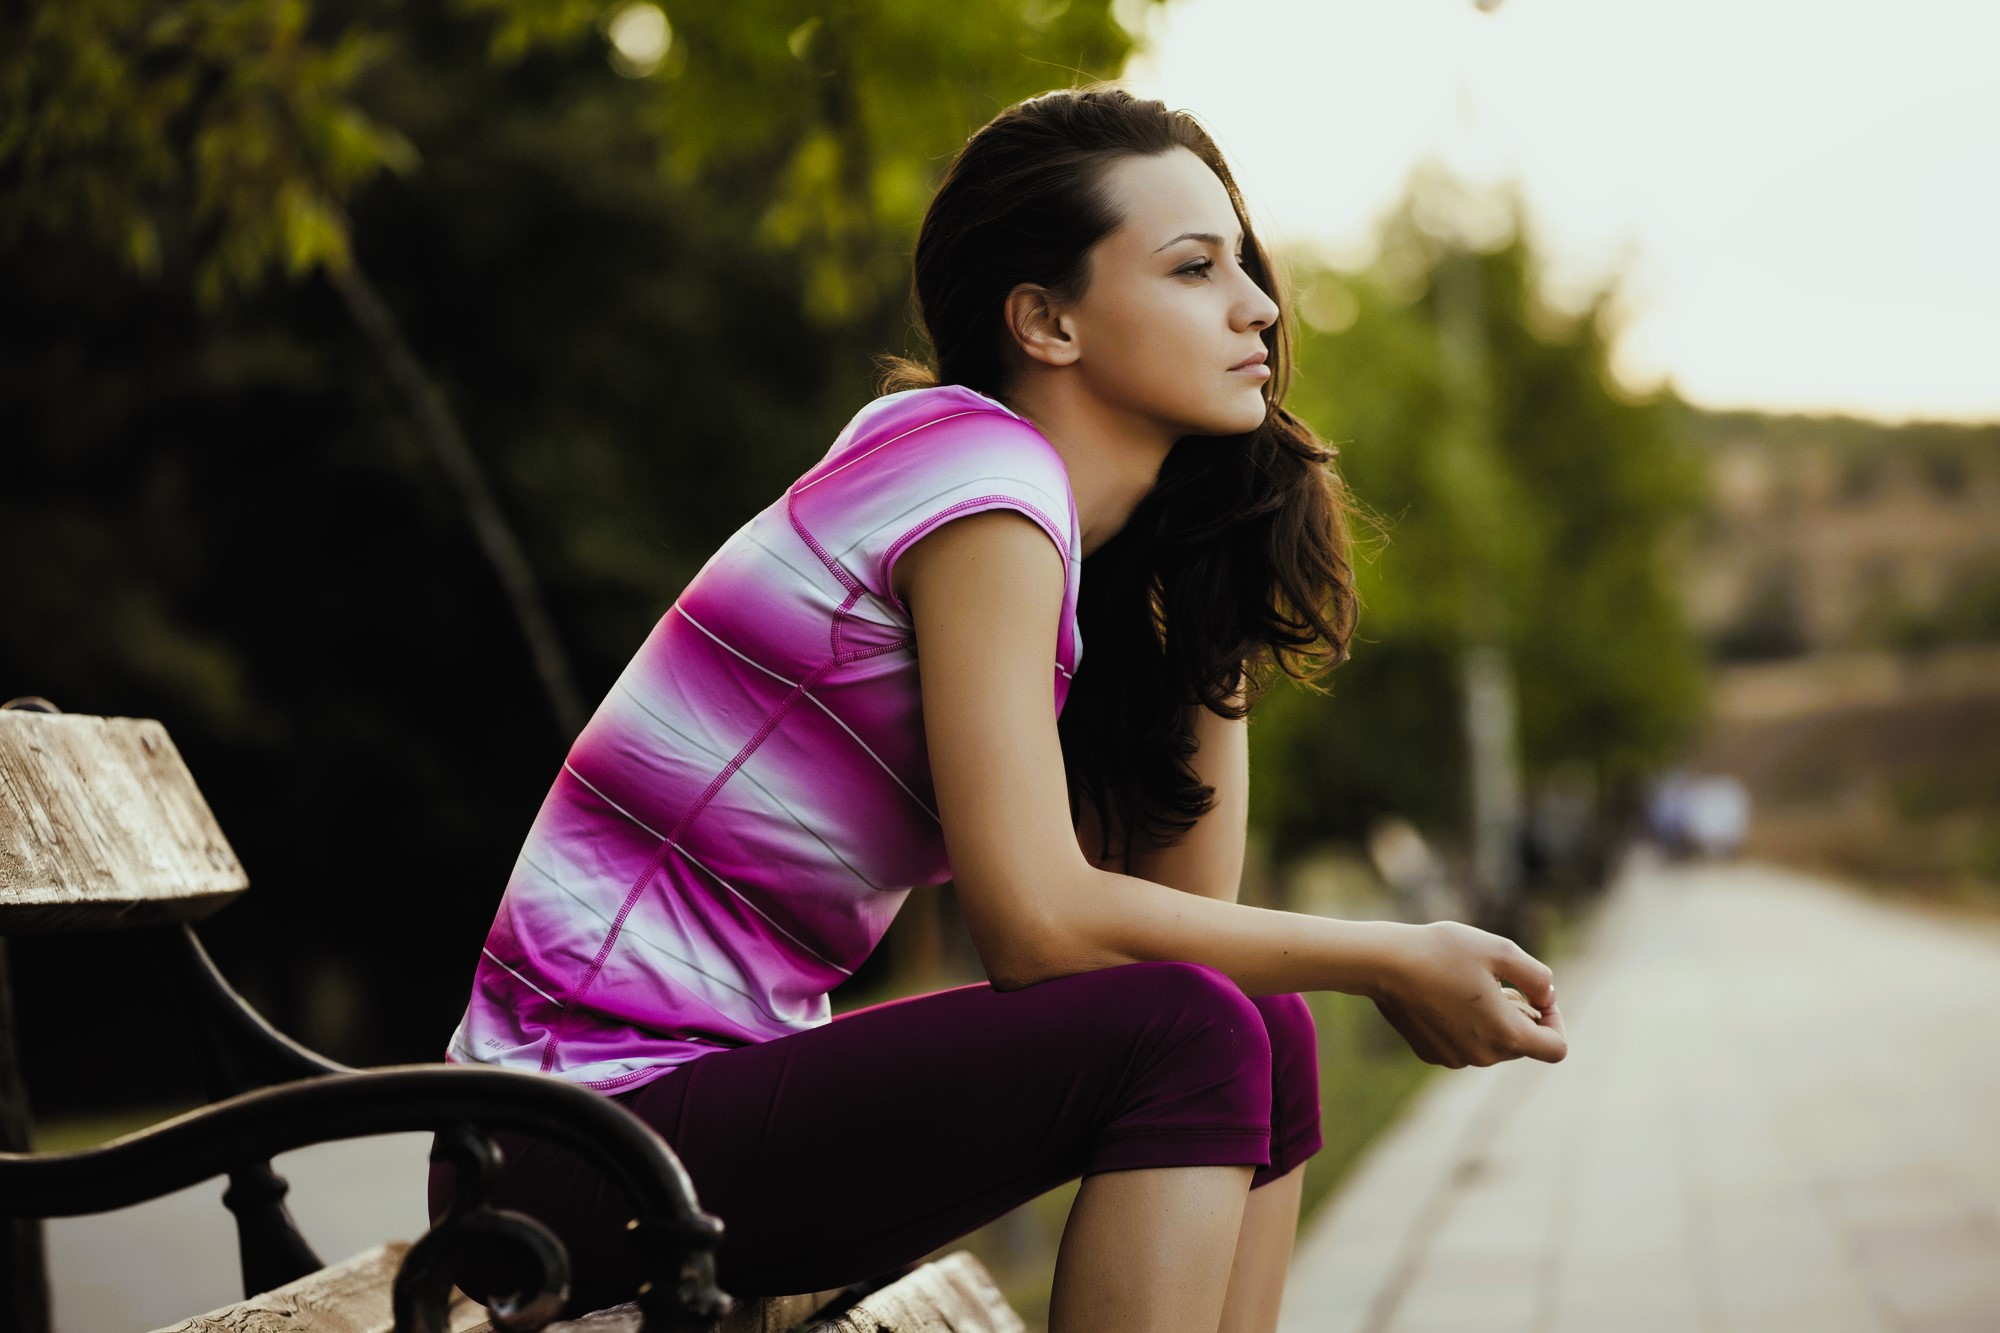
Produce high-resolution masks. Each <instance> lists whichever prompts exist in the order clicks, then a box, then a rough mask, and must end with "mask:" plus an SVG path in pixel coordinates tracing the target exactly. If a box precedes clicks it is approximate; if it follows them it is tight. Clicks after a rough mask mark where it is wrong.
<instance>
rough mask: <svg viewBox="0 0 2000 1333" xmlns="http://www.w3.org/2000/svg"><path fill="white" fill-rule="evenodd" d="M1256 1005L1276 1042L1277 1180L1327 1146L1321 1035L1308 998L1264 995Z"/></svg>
mask: <svg viewBox="0 0 2000 1333" xmlns="http://www.w3.org/2000/svg"><path fill="white" fill-rule="evenodd" d="M1256 1005H1257V1012H1258V1013H1260V1014H1262V1015H1263V1018H1264V1029H1265V1031H1266V1032H1267V1033H1268V1034H1269V1036H1270V1039H1271V1153H1272V1167H1271V1173H1270V1174H1271V1175H1273V1176H1275V1175H1276V1174H1281V1173H1282V1171H1284V1170H1289V1169H1290V1168H1291V1167H1293V1166H1296V1165H1297V1164H1298V1163H1299V1162H1301V1161H1303V1160H1305V1158H1307V1157H1310V1156H1311V1155H1312V1154H1313V1153H1315V1152H1317V1151H1318V1150H1319V1147H1320V1144H1321V1129H1320V1115H1321V1112H1320V1101H1319V1033H1318V1030H1317V1028H1316V1027H1315V1026H1314V1024H1313V1016H1312V1010H1311V1009H1310V1008H1309V1007H1307V1005H1306V999H1305V996H1303V995H1297V994H1286V995H1260V996H1258V997H1257V999H1256ZM1257 1183H1258V1184H1262V1183H1264V1182H1263V1181H1262V1180H1259V1181H1258V1182H1257Z"/></svg>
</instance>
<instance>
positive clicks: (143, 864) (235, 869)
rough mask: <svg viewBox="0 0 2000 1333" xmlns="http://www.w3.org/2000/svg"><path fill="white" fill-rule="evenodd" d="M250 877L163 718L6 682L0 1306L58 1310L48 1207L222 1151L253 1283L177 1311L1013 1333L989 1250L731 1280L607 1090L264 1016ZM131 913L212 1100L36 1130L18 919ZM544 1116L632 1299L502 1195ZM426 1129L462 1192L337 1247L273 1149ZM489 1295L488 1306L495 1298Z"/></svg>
mask: <svg viewBox="0 0 2000 1333" xmlns="http://www.w3.org/2000/svg"><path fill="white" fill-rule="evenodd" d="M248 887H249V881H248V879H247V877H246V876H245V875H244V873H243V868H242V866H241V864H240V863H239V862H238V861H237V859H236V855H235V853H234V852H233V851H231V850H230V847H229V843H228V841H227V840H226V839H225V838H224V837H223V835H222V830H221V829H220V828H219V827H218V826H217V824H216V821H215V817H214V815H213V814H212V812H211V811H210V810H209V808H208V804H207V802H206V801H204V800H203V799H202V796H201V792H200V790H199V789H198V788H197V787H196V785H195V783H194V779H193V777H192V776H191V775H190V774H189V772H188V770H187V766H186V765H185V763H183V762H182V760H181V756H180V753H179V751H178V750H176V749H175V747H174V744H173V742H172V741H171V740H170V739H169V738H168V736H167V733H166V729H165V728H164V727H162V726H161V725H160V724H159V723H158V722H155V721H151V720H149V719H143V718H106V717H92V716H87V715H72V714H62V713H59V712H58V711H57V710H56V709H55V708H54V707H53V706H52V705H49V704H48V703H47V702H46V701H44V700H39V699H25V700H14V701H12V702H10V703H8V704H5V705H0V1227H4V1231H0V1327H5V1328H7V1329H9V1330H15V1329H18V1330H20V1331H21V1333H47V1330H48V1295H47V1281H46V1278H45V1276H44V1266H43V1256H42V1248H41V1235H40V1228H41V1220H40V1219H43V1218H48V1217H69V1216H77V1215H80V1214H86V1213H96V1212H104V1211H108V1210H110V1209H114V1208H122V1207H127V1206H129V1205H131V1204H135V1203H139V1202H142V1201H144V1200H146V1199H151V1198H157V1197H159V1196H161V1195H164V1194H168V1193H171V1192H173V1191H175V1190H178V1189H182V1188H185V1187H186V1186H188V1185H191V1184H194V1183H197V1182H199V1181H201V1180H205V1179H209V1178H212V1177H214V1176H218V1175H227V1176H228V1177H229V1182H230V1183H229V1188H228V1190H227V1191H226V1192H225V1193H224V1195H223V1203H224V1204H225V1205H226V1206H227V1207H228V1208H229V1209H230V1211H231V1212H232V1213H233V1214H235V1217H236V1224H237V1235H238V1240H239V1250H240V1256H241V1262H242V1274H243V1289H244V1291H245V1293H246V1299H245V1300H244V1301H243V1302H242V1303H240V1304H237V1305H232V1306H229V1307H226V1308H224V1309H221V1310H215V1311H212V1312H210V1313H208V1314H204V1315H199V1316H196V1317H194V1318H191V1319H188V1320H186V1321H184V1322H182V1323H180V1324H177V1325H175V1326H174V1329H173V1333H222V1331H223V1330H229V1331H231V1333H252V1331H257V1333H263V1331H266V1330H268V1331H270V1333H276V1331H277V1330H281V1329H282V1330H285V1333H364V1331H366V1333H389V1331H390V1330H393V1333H444V1331H445V1330H450V1333H503V1331H504V1333H518V1331H519V1330H525V1329H539V1328H544V1327H547V1328H552V1329H577V1330H584V1329H588V1330H592V1331H593V1333H614V1331H616V1333H641V1331H642V1330H643V1331H644V1333H662V1331H664V1330H673V1331H674V1333H696V1331H697V1330H698V1331H699V1333H792V1331H793V1330H799V1329H811V1330H813V1333H920V1331H928V1330H936V1331H938V1333H944V1331H946V1330H950V1333H1015V1331H1017V1330H1021V1329H1022V1328H1023V1327H1024V1326H1023V1325H1022V1323H1021V1320H1020V1318H1019V1317H1018V1316H1017V1315H1016V1314H1015V1313H1014V1311H1013V1310H1012V1309H1010V1308H1009V1307H1008V1305H1007V1303H1006V1301H1005V1300H1004V1299H1003V1298H1002V1297H1001V1296H1000V1294H999V1292H998V1290H997V1289H996V1288H995V1286H994V1284H993V1281H992V1278H991V1276H990V1275H989V1274H988V1273H987V1272H986V1270H985V1269H984V1268H983V1267H982V1266H981V1265H980V1263H979V1261H978V1260H977V1259H975V1258H974V1257H973V1256H972V1255H971V1254H970V1253H969V1252H965V1251H960V1252H957V1253H954V1254H952V1255H949V1256H947V1257H946V1258H944V1259H941V1260H939V1261H937V1262H935V1263H931V1264H926V1265H923V1266H921V1267H916V1268H913V1269H910V1270H906V1271H904V1272H900V1273H895V1274H888V1275H884V1276H882V1277H878V1278H876V1279H874V1280H872V1281H869V1282H863V1283H858V1284H856V1285H855V1286H852V1287H846V1288H842V1289H839V1290H836V1291H823V1292H816V1293H807V1294H803V1295H798V1296H788V1297H782V1298H778V1299H769V1300H755V1301H736V1300H732V1299H731V1298H730V1297H729V1296H728V1295H727V1294H726V1293H724V1292H723V1291H722V1290H721V1289H720V1288H718V1287H717V1286H716V1285H715V1281H714V1277H715V1248H716V1245H717V1243H718V1242H719V1241H720V1239H721V1236H722V1233H723V1227H724V1225H725V1224H724V1222H723V1221H722V1220H721V1219H718V1218H716V1217H713V1216H712V1215H710V1214H707V1213H704V1212H703V1211H702V1210H701V1208H700V1206H699V1204H698V1202H697V1201H696V1198H695V1195H694V1189H693V1184H692V1182H691V1181H690V1180H689V1179H688V1177H687V1174H686V1172H685V1171H684V1170H683V1169H682V1167H681V1164H680V1162H679V1160H678V1159H677V1158H676V1157H675V1156H674V1154H673V1152H672V1150H671V1148H669V1147H668V1145H667V1144H666V1143H665V1142H664V1141H663V1140H662V1139H661V1138H660V1137H659V1135H657V1134H655V1133H654V1132H653V1131H652V1129H651V1128H650V1127H648V1126H647V1125H645V1124H644V1123H643V1122H641V1121H640V1120H638V1119H637V1118H636V1117H634V1116H632V1115H631V1114H630V1113H628V1112H627V1111H626V1110H625V1109H624V1108H623V1107H622V1106H620V1105H619V1104H617V1103H616V1102H613V1101H612V1100H611V1099H609V1098H607V1097H604V1096H601V1095H599V1094H598V1093H595V1092H593V1091H591V1090H590V1089H587V1088H584V1087H581V1086H579V1085H576V1084H571V1083H568V1082H565V1081H564V1080H562V1079H558V1078H555V1077H552V1076H549V1075H544V1074H534V1073H526V1072H518V1071H513V1070H502V1069H485V1068H469V1067H459V1066H449V1065H444V1064H437V1065H406V1066H396V1067H390V1068H382V1069H366V1070H363V1069H351V1068H349V1067H347V1066H345V1065H341V1064H338V1063H336V1062H335V1061H332V1060H329V1059H327V1058H326V1057H324V1056H321V1055H319V1054H317V1053H316V1052H313V1051H311V1050H308V1049H307V1048H305V1047H304V1046H301V1045H299V1044H298V1043H297V1042H294V1041H292V1040H291V1039H290V1038H288V1037H286V1036H284V1035H283V1034H281V1033H279V1032H278V1031H277V1030H276V1029H274V1028H272V1027H271V1026H270V1024H268V1023H267V1022H265V1021H264V1019H263V1018H262V1017H261V1016H259V1015H258V1014H257V1013H256V1012H255V1011H254V1010H252V1009H251V1008H250V1007H249V1005H247V1004H246V1003H245V1002H244V1001H243V999H242V997H241V996H239V995H237V994H236V992H235V991H234V990H233V989H231V988H230V986H229V984H228V983H227V982H226V981H225V980H224V979H223V978H222V976H221V974H220V973H219V972H218V971H217V970H216V969H215V966H214V964H213V963H212V962H211V961H210V959H209V957H208V955H207V953H206V951H205V950H204V949H203V948H202V946H201V942H200V940H199V938H198V937H197V936H196V935H195V933H194V930H193V924H192V923H194V922H195V921H198V920H200V919H202V918H203V917H206V916H208V915H210V914H212V913H214V912H216V911H218V910H220V909H221V908H222V907H224V906H226V905H227V904H228V903H230V902H231V901H233V900H234V899H235V898H236V897H238V896H239V895H241V894H242V893H243V892H244V891H245V890H246V889H247V888H248ZM106 929H132V930H139V931H145V932H148V933H149V934H150V935H151V937H152V938H151V939H150V940H149V945H150V946H152V952H153V954H154V956H155V957H156V958H157V959H158V961H159V962H160V963H161V964H162V966H163V968H164V969H165V971H166V974H167V977H168V979H169V983H170V984H169V988H170V989H171V990H172V991H173V993H174V994H175V995H176V996H177V997H178V998H179V999H180V1001H181V1002H182V1003H183V1004H184V1005H185V1006H186V1008H187V1013H188V1019H189V1021H188V1023H187V1024H186V1027H187V1029H188V1031H189V1034H190V1037H191V1038H192V1049H191V1051H190V1058H191V1059H193V1060H194V1061H196V1063H197V1064H198V1066H199V1067H200V1069H201V1071H202V1074H203V1079H204V1082H205V1085H206V1087H207V1088H208V1092H209V1096H210V1099H211V1100H210V1103H209V1105H207V1106H205V1107H202V1108H200V1109H198V1110H195V1111H192V1112H190V1113H188V1114H187V1115H183V1116H179V1117H176V1118H174V1119H172V1120H169V1121H166V1122H164V1123H162V1124H160V1125H156V1126H153V1127H151V1128H150V1129H146V1130H142V1131H140V1132H139V1133H136V1134H131V1135H127V1136H126V1137H125V1138H122V1139H119V1140H117V1141H115V1142H113V1143H110V1144H106V1145H103V1146H101V1147H97V1148H92V1149H87V1150H85V1151H81V1152H73V1153H34V1152H31V1151H29V1135H28V1113H27V1098H26V1093H25V1091H24V1089H23V1088H22V1086H21V1081H20V1076H19V1066H18V1060H17V1058H16V1055H15V1051H14V1042H13V1021H12V1012H11V1008H10V1000H9V996H10V992H9V986H8V979H7V969H6V946H7V944H8V938H9V937H13V936H21V935H31V934H35V933H44V932H50V931H92V930H106ZM496 1129H509V1130H516V1131H521V1132H527V1133H532V1134H535V1135H537V1136H540V1137H545V1138H549V1139H551V1140H554V1141H557V1142H560V1143H562V1144H563V1145H564V1146H566V1147H568V1148H570V1149H572V1150H573V1151H575V1152H577V1153H579V1154H581V1155H583V1156H585V1157H586V1158H588V1159H589V1160H591V1162H592V1164H593V1165H595V1166H596V1167H597V1168H598V1169H599V1170H601V1171H603V1172H604V1174H605V1175H606V1176H607V1177H608V1178H609V1179H610V1180H611V1182H612V1183H613V1185H614V1186H615V1187H617V1188H619V1189H620V1190H622V1191H623V1193H624V1195H625V1197H626V1199H627V1201H628V1203H629V1205H630V1207H631V1209H632V1212H633V1222H632V1225H631V1234H632V1236H633V1243H634V1244H635V1245H638V1246H639V1247H640V1248H641V1250H642V1252H643V1254H644V1256H645V1266H646V1269H647V1271H648V1272H650V1273H651V1274H652V1275H653V1276H652V1278H651V1279H650V1280H649V1281H647V1282H646V1283H644V1284H642V1285H641V1287H640V1288H639V1290H638V1291H637V1292H635V1300H634V1301H633V1302H632V1303H630V1304H626V1305H621V1306H615V1307H613V1308H611V1309H608V1310H602V1311H598V1312H596V1313H593V1314H590V1315H588V1316H585V1317H584V1318H582V1319H579V1320H574V1321H568V1322H556V1323H552V1322H551V1320H552V1319H553V1317H554V1315H555V1314H556V1313H557V1312H559V1311H560V1309H561V1308H562V1305H563V1303H564V1300H565V1299H566V1296H565V1293H566V1291H567V1272H568V1257H567V1255H565V1254H564V1253H563V1252H562V1246H561V1244H560V1243H559V1242H558V1241H557V1240H556V1238H555V1237H554V1236H553V1235H551V1234H550V1233H549V1232H548V1231H547V1230H546V1229H545V1228H543V1227H541V1225H540V1224H539V1223H537V1222H535V1221H534V1220H533V1219H530V1218H527V1217H525V1216H523V1215H521V1214H518V1213H512V1212H508V1211H506V1210H503V1209H495V1208H492V1207H489V1206H487V1205H486V1203H485V1202H484V1195H485V1193H486V1188H485V1185H484V1183H483V1182H484V1181H485V1180H487V1179H490V1175H491V1172H492V1171H493V1169H494V1168H495V1167H496V1166H497V1162H498V1159H497V1155H496V1154H495V1150H494V1148H493V1145H492V1141H491V1138H490V1134H491V1133H492V1131H494V1130H496ZM421 1130H428V1131H431V1132H433V1133H435V1134H437V1135H438V1136H439V1137H438V1149H437V1153H436V1154H435V1155H437V1156H441V1157H443V1158H444V1159H446V1160H449V1161H451V1162H452V1163H453V1164H454V1168H455V1170H454V1175H455V1177H456V1179H457V1180H458V1182H459V1194H458V1197H457V1199H456V1200H455V1201H454V1203H453V1205H452V1207H451V1210H450V1211H449V1212H448V1213H447V1214H446V1215H445V1216H444V1217H443V1218H441V1219H440V1220H439V1222H438V1224H437V1225H436V1226H434V1227H433V1228H431V1230H429V1231H428V1232H426V1233H425V1234H424V1235H423V1236H422V1237H420V1238H418V1239H416V1240H415V1241H414V1242H410V1241H404V1240H395V1241H391V1242H388V1243H386V1244H383V1245H380V1246H378V1247H376V1248H375V1249H373V1250H370V1251H367V1252H366V1253H364V1254H360V1255H357V1256H355V1257H353V1258H351V1259H348V1260H346V1261H344V1262H341V1263H336V1264H332V1265H327V1264H325V1263H323V1262H322V1261H321V1259H320V1258H319V1256H318V1255H317V1254H315V1253H314V1252H313V1250H312V1247H311V1246H310V1245H308V1244H307V1243H306V1240H305V1238H304V1237H303V1236H302V1235H300V1234H299V1231H298V1228H297V1226H296V1225H295V1224H294V1223H293V1221H292V1218H291V1215H290V1213H289V1212H288V1211H287V1210H286V1208H285V1205H284V1198H285V1195H286V1193H287V1191H288V1188H289V1187H288V1186H287V1184H286V1182H285V1181H284V1179H283V1178H282V1177H281V1176H279V1175H278V1174H277V1173H276V1172H275V1171H273V1170H272V1169H271V1158H272V1157H273V1156H275V1155H277V1154H278V1153H282V1152H288V1151H291V1150H293V1149H296V1148H300V1147H304V1146H307V1145H309V1144H313V1143H324V1142H330V1141H333V1140H339V1139H348V1138H359V1137H366V1136H369V1135H376V1134H388V1133H400V1132H409V1131H421ZM494 1244H500V1245H505V1246H507V1247H509V1249H510V1251H511V1254H512V1256H514V1257H516V1258H518V1263H517V1265H516V1271H518V1272H519V1273H521V1275H522V1292H521V1293H520V1294H518V1295H517V1296H516V1297H515V1298H513V1299H512V1300H510V1301H506V1302H502V1303H500V1304H498V1305H496V1306H495V1307H494V1309H493V1310H492V1311H491V1312H489V1311H487V1310H485V1309H483V1308H481V1307H480V1306H478V1305H476V1304H474V1303H473V1302H471V1301H470V1300H469V1299H467V1298H466V1297H465V1296H464V1294H463V1293H461V1292H459V1291H458V1290H457V1289H456V1288H455V1287H452V1286H451V1285H450V1277H451V1274H452V1272H453V1271H454V1268H455V1265H456V1262H457V1260H458V1259H459V1258H460V1257H461V1256H462V1255H464V1254H465V1253H467V1252H469V1251H470V1250H472V1249H474V1248H477V1247H481V1246H486V1245H494ZM489 1316H490V1322H489Z"/></svg>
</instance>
